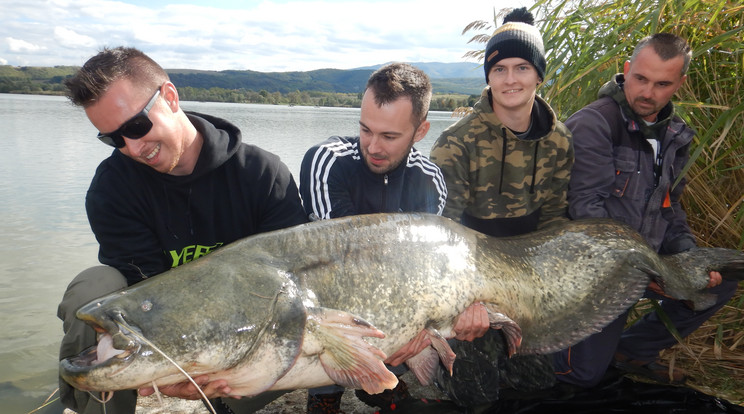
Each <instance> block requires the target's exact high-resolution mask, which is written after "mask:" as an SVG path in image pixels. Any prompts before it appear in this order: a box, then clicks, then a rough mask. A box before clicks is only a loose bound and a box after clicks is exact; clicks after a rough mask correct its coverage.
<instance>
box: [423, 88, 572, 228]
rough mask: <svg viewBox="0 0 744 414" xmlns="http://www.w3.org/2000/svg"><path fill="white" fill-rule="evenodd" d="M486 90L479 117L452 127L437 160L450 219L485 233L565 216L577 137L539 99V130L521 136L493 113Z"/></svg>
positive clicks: (535, 124)
mask: <svg viewBox="0 0 744 414" xmlns="http://www.w3.org/2000/svg"><path fill="white" fill-rule="evenodd" d="M490 100H491V98H490V88H489V87H486V88H485V89H484V90H483V93H482V94H481V98H480V100H479V101H478V102H477V103H476V104H475V107H474V108H473V112H472V113H470V114H468V115H467V116H465V117H464V118H463V119H461V120H460V121H458V122H457V123H455V124H453V125H451V126H450V127H449V128H447V129H446V130H445V131H444V132H443V133H442V135H441V136H440V137H439V139H437V141H436V142H435V143H434V146H433V147H432V150H431V160H432V161H434V163H435V164H437V165H438V166H439V168H441V170H442V173H443V174H444V178H445V181H446V183H447V192H448V197H447V204H446V206H445V209H444V215H445V216H447V217H450V218H452V219H455V220H458V221H461V222H462V223H463V224H465V225H467V226H469V227H471V228H474V229H476V230H479V231H481V232H484V233H487V234H491V235H496V236H506V235H513V234H520V233H526V232H528V231H532V230H534V229H535V228H537V227H542V226H543V225H544V224H546V223H548V222H551V221H554V220H556V219H560V218H563V217H565V215H566V207H567V205H568V204H567V202H566V192H567V189H568V181H569V176H570V171H571V167H572V165H573V161H574V153H573V142H572V138H571V133H570V132H569V131H568V129H567V128H566V127H565V126H564V125H563V124H562V123H561V122H559V121H558V120H557V119H556V116H555V113H554V112H553V110H552V108H550V105H548V104H547V103H546V102H545V101H544V100H543V99H542V98H540V97H539V96H538V97H536V98H535V103H534V106H533V110H532V113H533V116H532V131H533V132H536V133H533V134H531V136H529V137H527V138H526V139H520V138H518V137H517V136H516V135H515V134H514V133H513V132H512V131H511V130H510V129H509V128H507V127H506V126H505V125H504V124H503V123H502V122H501V121H500V120H499V119H498V118H497V117H496V114H494V112H493V109H492V107H491V103H490Z"/></svg>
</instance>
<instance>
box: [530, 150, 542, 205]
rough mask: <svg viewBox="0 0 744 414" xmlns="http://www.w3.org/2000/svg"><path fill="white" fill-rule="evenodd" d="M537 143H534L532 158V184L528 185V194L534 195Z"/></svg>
mask: <svg viewBox="0 0 744 414" xmlns="http://www.w3.org/2000/svg"><path fill="white" fill-rule="evenodd" d="M539 146H540V143H539V142H535V155H533V156H532V184H531V185H530V194H535V176H536V175H537V147H539Z"/></svg>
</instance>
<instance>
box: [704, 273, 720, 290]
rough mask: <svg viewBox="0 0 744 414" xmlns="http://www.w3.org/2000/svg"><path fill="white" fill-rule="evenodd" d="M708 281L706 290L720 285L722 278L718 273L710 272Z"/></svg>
mask: <svg viewBox="0 0 744 414" xmlns="http://www.w3.org/2000/svg"><path fill="white" fill-rule="evenodd" d="M709 276H710V281H709V282H708V288H712V287H716V286H718V285H720V284H721V282H722V281H723V277H721V274H720V273H718V272H710V273H709Z"/></svg>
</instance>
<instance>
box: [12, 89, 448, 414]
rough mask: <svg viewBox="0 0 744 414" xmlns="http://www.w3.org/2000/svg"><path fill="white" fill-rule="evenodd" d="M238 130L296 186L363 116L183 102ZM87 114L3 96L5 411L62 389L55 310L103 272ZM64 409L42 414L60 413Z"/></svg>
mask: <svg viewBox="0 0 744 414" xmlns="http://www.w3.org/2000/svg"><path fill="white" fill-rule="evenodd" d="M182 107H183V108H184V109H186V110H194V111H198V112H204V113H207V114H210V115H215V116H219V117H222V118H225V119H227V120H229V121H231V122H233V123H235V124H236V125H237V126H238V127H240V129H241V130H242V131H243V140H244V141H245V142H248V143H251V144H255V145H257V146H259V147H262V148H264V149H266V150H269V151H271V152H274V153H276V154H278V155H279V156H280V157H281V159H282V160H283V161H284V163H285V164H287V166H288V167H289V169H290V170H291V171H292V174H294V175H295V178H296V179H299V169H300V162H301V161H302V156H303V155H304V153H305V151H306V150H307V148H309V147H310V146H311V145H313V144H315V143H317V142H320V141H322V140H324V139H326V138H327V137H329V136H331V135H357V134H358V132H359V126H358V125H359V124H358V120H359V109H347V108H313V107H300V106H295V107H285V106H271V105H254V104H226V103H205V102H182ZM429 120H430V121H431V124H432V126H431V129H430V131H429V133H428V135H427V136H426V138H424V140H422V141H421V142H420V143H419V144H418V145H416V148H418V149H419V150H420V151H422V152H423V153H425V154H428V153H429V150H430V148H431V145H432V144H433V142H434V140H435V139H436V138H437V137H438V136H439V134H440V133H441V131H442V130H444V128H446V127H447V126H449V125H450V124H452V123H453V122H454V121H455V119H453V118H452V117H451V113H449V112H431V113H430V114H429ZM96 133H97V131H96V130H95V128H94V127H93V126H92V125H91V124H90V123H89V122H88V120H87V118H86V117H85V113H84V112H83V111H82V109H79V108H76V107H74V106H72V105H71V104H69V103H68V102H67V100H66V99H65V98H63V97H50V96H36V95H11V94H0V217H1V218H2V222H0V234H2V237H1V238H0V329H2V331H0V411H2V413H28V412H29V411H31V410H33V409H35V408H37V407H39V406H40V405H41V404H42V403H43V401H44V400H45V399H46V397H47V396H49V395H50V394H52V393H53V392H54V390H55V389H56V388H57V363H58V361H57V352H58V350H59V341H60V339H61V337H62V323H61V321H60V320H59V319H57V317H56V314H57V304H58V303H59V301H60V300H61V298H62V294H63V293H64V290H65V288H66V286H67V284H68V283H69V281H70V280H71V279H72V278H73V277H74V276H75V275H76V274H77V273H78V272H80V271H81V270H83V269H85V268H87V267H90V266H93V265H95V264H97V258H96V257H97V252H98V245H97V243H96V241H95V238H94V237H93V234H92V233H91V231H90V227H89V226H88V221H87V219H86V216H85V207H84V199H85V191H86V190H87V188H88V184H89V183H90V180H91V178H92V177H93V173H94V172H95V169H96V167H97V166H98V163H99V162H100V161H101V160H102V159H104V158H105V157H107V156H108V155H109V154H110V153H111V148H110V147H107V146H105V145H104V144H102V143H100V142H99V141H98V140H97V139H96V138H95V134H96ZM61 411H62V408H61V405H60V404H58V403H57V404H52V405H51V406H50V407H48V408H46V409H44V410H42V411H39V412H40V413H59V412H61Z"/></svg>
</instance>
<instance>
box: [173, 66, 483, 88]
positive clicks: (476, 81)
mask: <svg viewBox="0 0 744 414" xmlns="http://www.w3.org/2000/svg"><path fill="white" fill-rule="evenodd" d="M411 64H412V65H414V66H416V67H418V68H420V69H421V70H423V71H424V72H426V74H427V75H429V77H430V78H431V83H432V86H433V88H434V92H435V93H460V94H466V95H479V94H480V92H481V90H482V89H483V87H484V86H485V80H484V77H483V70H482V69H481V68H480V65H478V64H476V63H465V62H463V63H434V62H431V63H416V62H414V63H411ZM383 65H384V64H379V65H375V66H368V67H362V68H354V69H318V70H312V71H307V72H256V71H252V70H223V71H202V70H191V69H166V71H167V72H168V75H169V76H170V77H171V80H172V81H173V83H174V84H176V86H191V87H193V88H205V89H209V88H212V87H217V88H224V89H241V88H243V89H250V90H254V91H260V90H265V91H267V92H281V93H289V92H294V91H319V92H337V93H358V92H363V91H364V86H365V85H366V84H367V79H368V78H369V75H370V74H372V72H373V71H374V70H376V69H378V68H380V67H381V66H383Z"/></svg>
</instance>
